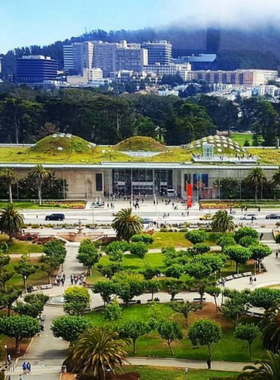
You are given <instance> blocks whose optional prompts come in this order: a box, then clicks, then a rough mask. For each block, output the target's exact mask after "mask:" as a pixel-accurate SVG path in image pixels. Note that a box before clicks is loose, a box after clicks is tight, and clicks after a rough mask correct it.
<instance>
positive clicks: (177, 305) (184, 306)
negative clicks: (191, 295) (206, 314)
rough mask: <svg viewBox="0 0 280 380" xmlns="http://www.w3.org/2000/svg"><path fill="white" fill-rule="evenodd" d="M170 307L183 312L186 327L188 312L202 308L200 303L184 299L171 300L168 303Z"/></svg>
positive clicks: (187, 324) (177, 311)
mask: <svg viewBox="0 0 280 380" xmlns="http://www.w3.org/2000/svg"><path fill="white" fill-rule="evenodd" d="M170 307H171V309H172V310H174V311H175V312H176V313H180V314H183V316H184V318H185V322H186V326H187V327H188V326H189V314H190V312H196V311H198V310H201V309H202V306H201V305H200V304H197V303H192V302H189V301H185V302H172V303H171V304H170Z"/></svg>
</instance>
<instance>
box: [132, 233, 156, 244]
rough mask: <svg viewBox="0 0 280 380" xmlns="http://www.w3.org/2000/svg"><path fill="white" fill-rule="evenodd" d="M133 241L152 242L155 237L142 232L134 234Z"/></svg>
mask: <svg viewBox="0 0 280 380" xmlns="http://www.w3.org/2000/svg"><path fill="white" fill-rule="evenodd" d="M131 241H132V242H133V243H139V242H142V243H144V244H152V243H153V242H154V238H153V237H152V236H151V235H147V234H142V235H133V236H132V238H131Z"/></svg>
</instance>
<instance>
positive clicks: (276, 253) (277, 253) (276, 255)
mask: <svg viewBox="0 0 280 380" xmlns="http://www.w3.org/2000/svg"><path fill="white" fill-rule="evenodd" d="M278 255H279V251H278V250H277V251H276V252H275V257H276V259H278Z"/></svg>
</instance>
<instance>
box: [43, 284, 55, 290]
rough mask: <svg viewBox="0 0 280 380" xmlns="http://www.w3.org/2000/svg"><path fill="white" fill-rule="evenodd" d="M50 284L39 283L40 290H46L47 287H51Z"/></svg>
mask: <svg viewBox="0 0 280 380" xmlns="http://www.w3.org/2000/svg"><path fill="white" fill-rule="evenodd" d="M52 287H53V286H52V284H47V285H41V290H47V289H52Z"/></svg>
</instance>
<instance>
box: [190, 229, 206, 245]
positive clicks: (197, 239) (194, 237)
mask: <svg viewBox="0 0 280 380" xmlns="http://www.w3.org/2000/svg"><path fill="white" fill-rule="evenodd" d="M185 238H186V239H187V240H189V241H190V242H191V243H193V244H197V243H203V242H204V241H205V240H206V238H207V235H206V233H205V232H204V231H200V230H195V231H188V232H187V233H186V234H185Z"/></svg>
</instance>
